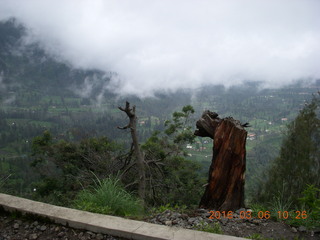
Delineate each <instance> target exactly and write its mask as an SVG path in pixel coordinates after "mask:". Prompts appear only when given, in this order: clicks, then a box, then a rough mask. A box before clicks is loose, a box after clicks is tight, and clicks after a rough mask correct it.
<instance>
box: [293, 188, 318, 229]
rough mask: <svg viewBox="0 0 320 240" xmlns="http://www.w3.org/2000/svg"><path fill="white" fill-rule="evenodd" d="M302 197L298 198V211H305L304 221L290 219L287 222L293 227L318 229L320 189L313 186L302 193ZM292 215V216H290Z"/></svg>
mask: <svg viewBox="0 0 320 240" xmlns="http://www.w3.org/2000/svg"><path fill="white" fill-rule="evenodd" d="M302 194H303V197H301V198H299V201H300V204H301V205H300V209H303V210H305V211H306V214H307V218H306V219H297V218H291V219H290V220H289V221H288V222H289V223H290V224H291V225H295V226H300V225H301V226H305V227H307V228H309V229H312V228H319V227H320V189H319V188H316V187H315V186H313V185H308V187H307V188H306V189H305V190H304V191H303V193H302ZM292 215H293V214H292Z"/></svg>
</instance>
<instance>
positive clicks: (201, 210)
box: [197, 208, 208, 213]
mask: <svg viewBox="0 0 320 240" xmlns="http://www.w3.org/2000/svg"><path fill="white" fill-rule="evenodd" d="M197 212H198V213H207V212H208V210H206V209H204V208H199V209H197Z"/></svg>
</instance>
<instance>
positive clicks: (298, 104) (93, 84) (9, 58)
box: [0, 19, 320, 188]
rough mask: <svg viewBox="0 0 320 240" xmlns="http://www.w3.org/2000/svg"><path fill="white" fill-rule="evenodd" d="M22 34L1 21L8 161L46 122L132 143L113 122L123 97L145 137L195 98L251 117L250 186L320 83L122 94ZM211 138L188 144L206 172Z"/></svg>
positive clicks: (201, 104)
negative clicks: (131, 106)
mask: <svg viewBox="0 0 320 240" xmlns="http://www.w3.org/2000/svg"><path fill="white" fill-rule="evenodd" d="M25 34H26V30H25V28H24V27H23V26H22V25H21V24H20V23H19V22H18V21H17V20H15V19H10V20H7V21H3V22H1V23H0V72H1V76H0V92H1V96H0V102H1V109H0V115H1V119H0V130H1V134H0V152H1V158H2V159H3V161H4V162H6V161H7V160H6V159H13V158H14V157H17V156H26V155H27V154H28V152H29V151H30V143H31V141H32V138H33V137H35V136H37V135H40V134H41V133H42V132H43V131H44V130H45V129H49V130H50V131H51V132H52V133H53V134H54V135H55V137H56V138H58V139H65V140H68V141H69V140H70V141H77V140H80V139H83V138H85V137H90V136H107V137H108V138H110V139H113V140H118V141H120V142H122V143H124V144H129V143H130V139H129V138H128V136H127V135H126V133H124V132H122V131H119V130H118V129H117V128H116V127H117V126H122V125H125V122H126V119H125V118H124V117H123V115H122V114H121V112H120V111H119V110H118V109H117V107H118V106H120V105H123V103H124V101H125V100H129V101H130V102H131V103H132V104H135V105H137V111H138V117H139V125H140V126H139V135H140V141H141V142H143V141H144V140H145V139H147V138H148V137H149V136H150V135H151V134H152V132H153V131H154V130H160V131H161V130H163V129H164V121H165V120H167V119H169V118H170V115H171V114H172V112H174V111H176V110H179V109H181V108H182V106H185V105H188V104H191V105H192V106H194V108H195V110H196V113H195V114H194V119H197V118H198V116H200V115H201V113H202V111H203V110H205V109H210V110H213V111H216V112H218V113H219V114H220V115H221V116H222V117H225V116H233V117H234V118H237V119H239V120H241V121H242V122H249V123H250V125H251V126H252V127H251V128H249V129H248V131H249V138H248V143H247V151H248V166H247V168H248V171H247V172H248V174H247V179H248V186H251V187H252V186H254V184H255V183H254V181H253V180H252V179H253V178H254V176H255V177H257V176H260V177H261V171H263V169H264V167H265V166H267V165H268V162H269V161H270V160H271V159H273V158H274V157H275V156H276V154H277V152H278V150H279V147H280V142H281V136H282V134H283V131H284V129H285V125H286V124H287V123H288V122H289V121H290V120H292V119H294V117H295V116H296V115H297V114H298V111H299V109H301V108H302V107H303V105H304V103H305V101H307V100H308V99H310V98H311V96H312V93H315V92H316V91H318V90H319V88H320V81H319V80H318V81H313V82H312V81H311V82H310V81H301V82H300V83H296V84H294V85H290V86H287V87H285V88H280V89H263V88H261V83H259V82H252V81H251V82H249V81H248V82H245V83H243V84H242V85H237V86H234V87H229V88H226V87H224V86H223V85H208V86H206V87H202V88H198V89H194V90H190V89H189V90H188V89H185V90H177V91H174V92H171V93H170V92H163V91H159V92H155V94H154V97H145V98H139V97H137V96H134V95H122V96H119V95H117V94H115V93H113V92H112V89H110V88H108V87H106V86H108V85H107V84H106V83H108V82H109V81H110V78H111V77H110V76H112V75H116V73H113V72H109V73H106V72H103V71H100V70H95V69H91V70H84V69H79V68H74V67H72V66H71V65H70V64H68V63H66V62H61V61H59V59H56V58H54V57H52V56H50V55H48V54H47V53H46V51H45V50H43V49H42V48H41V46H40V45H38V44H35V43H32V44H26V43H25V41H24V37H25ZM209 142H210V141H208V140H206V141H205V140H203V139H202V140H201V139H198V140H197V142H196V144H195V145H193V146H192V148H191V149H190V148H188V149H189V150H188V151H189V158H190V159H192V160H195V161H199V162H200V163H201V164H202V165H203V170H202V171H203V174H206V171H207V169H208V165H209V163H210V155H211V147H209V145H207V144H209ZM269 149H272V151H270V150H269ZM11 161H12V164H18V165H19V164H23V163H21V162H20V163H17V162H15V163H13V162H14V161H13V160H11ZM19 161H20V160H18V162H19ZM5 166H7V165H6V164H5V163H3V165H2V171H5V172H6V171H9V170H8V169H7V167H5ZM5 169H7V170H5ZM17 178H19V177H18V176H17ZM251 180H252V181H251ZM252 188H253V187H252Z"/></svg>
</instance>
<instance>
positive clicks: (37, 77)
mask: <svg viewBox="0 0 320 240" xmlns="http://www.w3.org/2000/svg"><path fill="white" fill-rule="evenodd" d="M0 73H1V89H2V94H3V96H4V95H6V93H10V92H14V91H15V90H17V89H18V88H20V89H24V90H26V91H28V90H32V91H41V92H43V93H45V94H50V93H54V94H58V95H69V96H70V95H80V96H81V97H90V96H93V95H99V94H101V89H102V88H103V85H104V84H105V83H106V82H108V81H109V78H108V77H107V73H105V72H102V71H98V70H82V69H74V68H72V67H71V65H70V64H68V63H67V62H62V61H59V59H57V58H55V57H54V56H49V55H48V54H46V51H45V50H44V49H43V48H41V46H40V44H38V43H32V44H29V43H28V36H27V32H26V29H25V27H23V26H22V25H21V24H20V23H19V22H18V21H17V20H15V19H13V18H12V19H9V20H8V21H4V22H0ZM3 90H5V91H3Z"/></svg>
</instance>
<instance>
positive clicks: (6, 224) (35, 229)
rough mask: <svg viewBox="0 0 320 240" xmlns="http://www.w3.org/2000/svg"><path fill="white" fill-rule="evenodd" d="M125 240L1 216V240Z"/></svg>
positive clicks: (37, 221)
mask: <svg viewBox="0 0 320 240" xmlns="http://www.w3.org/2000/svg"><path fill="white" fill-rule="evenodd" d="M18 239H19V240H20V239H26V240H35V239H39V240H89V239H97V240H125V239H123V238H118V237H112V236H109V235H105V234H99V233H93V232H89V231H84V230H78V229H73V228H69V227H64V226H61V225H58V224H53V223H48V222H46V221H41V220H31V219H27V218H22V217H17V218H13V217H12V216H9V215H8V214H6V213H3V212H2V213H1V214H0V240H18Z"/></svg>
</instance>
